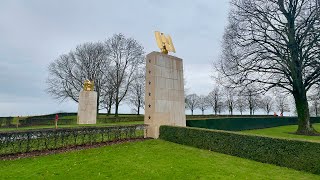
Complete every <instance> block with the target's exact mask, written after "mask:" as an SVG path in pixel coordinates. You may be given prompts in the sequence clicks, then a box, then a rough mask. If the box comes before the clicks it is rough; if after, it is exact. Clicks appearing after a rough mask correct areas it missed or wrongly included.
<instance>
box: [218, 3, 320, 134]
mask: <svg viewBox="0 0 320 180" xmlns="http://www.w3.org/2000/svg"><path fill="white" fill-rule="evenodd" d="M223 41H224V43H223V53H222V61H221V64H220V67H219V68H218V69H219V71H220V72H221V74H222V75H223V76H224V78H225V79H227V80H229V82H230V83H231V84H233V86H239V85H247V84H251V83H258V84H259V85H260V86H261V90H264V91H268V90H269V89H271V88H274V87H280V88H282V89H285V90H286V91H288V92H289V93H291V94H292V95H293V97H294V99H295V105H296V109H297V114H298V125H299V126H298V129H297V132H296V133H298V134H313V133H315V132H316V131H315V130H314V128H313V127H312V125H311V124H310V113H309V106H308V101H307V95H306V94H307V91H308V90H309V89H310V88H312V87H313V86H314V85H315V84H317V83H319V82H320V8H319V4H318V0H232V8H231V11H230V15H229V25H228V27H227V28H226V30H225V34H224V40H223Z"/></svg>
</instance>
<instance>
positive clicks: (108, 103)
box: [100, 83, 115, 115]
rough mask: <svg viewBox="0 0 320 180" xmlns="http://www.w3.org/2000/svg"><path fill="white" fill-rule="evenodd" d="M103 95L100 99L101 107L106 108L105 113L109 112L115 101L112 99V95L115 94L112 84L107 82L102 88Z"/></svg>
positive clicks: (108, 113)
mask: <svg viewBox="0 0 320 180" xmlns="http://www.w3.org/2000/svg"><path fill="white" fill-rule="evenodd" d="M102 91H103V93H102V94H103V97H102V101H101V104H100V105H101V106H102V108H101V109H106V110H107V115H110V114H111V109H112V106H113V105H114V103H115V100H114V96H115V89H114V88H113V86H111V85H110V83H107V84H106V85H105V86H104V87H103V88H102Z"/></svg>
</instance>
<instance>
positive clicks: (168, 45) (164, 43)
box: [154, 31, 176, 54]
mask: <svg viewBox="0 0 320 180" xmlns="http://www.w3.org/2000/svg"><path fill="white" fill-rule="evenodd" d="M154 34H155V36H156V41H157V44H158V47H159V48H160V50H161V52H162V53H164V54H168V52H169V51H170V52H174V53H175V52H176V50H175V48H174V46H173V43H172V39H171V37H170V36H169V35H165V34H163V33H161V32H159V31H155V32H154Z"/></svg>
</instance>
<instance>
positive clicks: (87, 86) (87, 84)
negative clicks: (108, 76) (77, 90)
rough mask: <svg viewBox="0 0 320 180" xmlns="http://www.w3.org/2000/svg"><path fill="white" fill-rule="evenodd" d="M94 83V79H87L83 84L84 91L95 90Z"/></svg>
mask: <svg viewBox="0 0 320 180" xmlns="http://www.w3.org/2000/svg"><path fill="white" fill-rule="evenodd" d="M93 87H94V83H93V81H89V80H85V81H84V85H83V90H84V91H93Z"/></svg>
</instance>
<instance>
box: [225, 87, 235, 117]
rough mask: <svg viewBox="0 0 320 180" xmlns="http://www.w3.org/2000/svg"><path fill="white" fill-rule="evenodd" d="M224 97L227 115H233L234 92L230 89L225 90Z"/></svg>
mask: <svg viewBox="0 0 320 180" xmlns="http://www.w3.org/2000/svg"><path fill="white" fill-rule="evenodd" d="M225 97H226V107H227V108H228V111H229V114H230V115H233V110H234V108H235V104H236V103H235V97H234V90H233V89H230V88H226V89H225Z"/></svg>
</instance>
